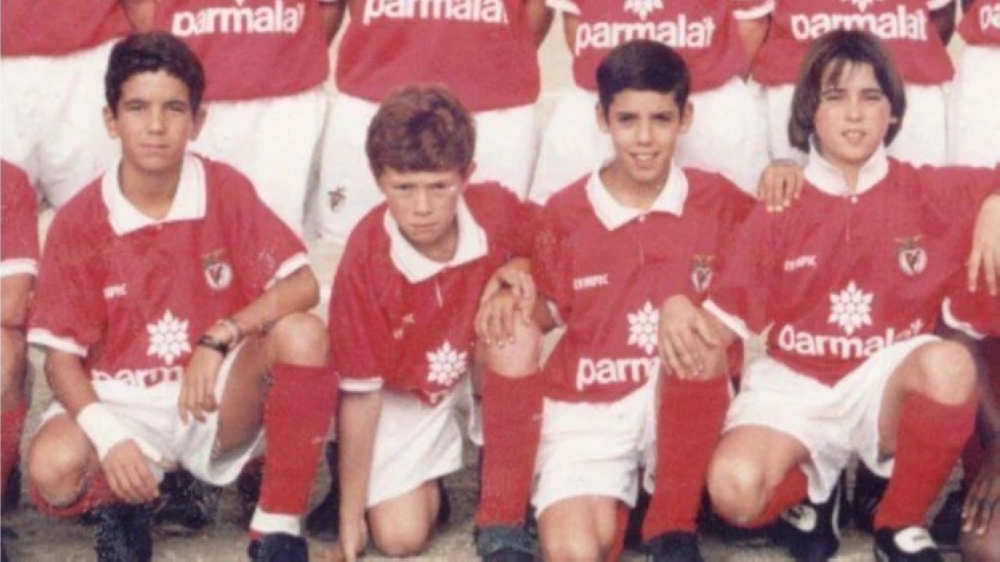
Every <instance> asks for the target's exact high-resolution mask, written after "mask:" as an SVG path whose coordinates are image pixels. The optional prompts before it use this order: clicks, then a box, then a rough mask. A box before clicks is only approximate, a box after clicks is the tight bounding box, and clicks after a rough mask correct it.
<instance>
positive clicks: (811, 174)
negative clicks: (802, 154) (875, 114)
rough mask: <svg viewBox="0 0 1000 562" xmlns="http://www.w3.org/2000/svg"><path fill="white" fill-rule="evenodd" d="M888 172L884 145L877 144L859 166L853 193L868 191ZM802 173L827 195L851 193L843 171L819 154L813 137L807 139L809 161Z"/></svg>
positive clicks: (887, 158) (887, 160)
mask: <svg viewBox="0 0 1000 562" xmlns="http://www.w3.org/2000/svg"><path fill="white" fill-rule="evenodd" d="M888 174H889V156H888V155H887V154H886V151H885V145H879V147H878V150H876V151H875V154H872V156H871V158H869V159H868V161H867V162H865V163H864V164H863V165H862V166H861V171H860V172H859V173H858V190H857V192H856V193H855V194H856V195H857V194H861V193H864V192H866V191H868V190H869V189H871V188H872V187H873V186H874V185H875V184H877V183H878V182H880V181H882V180H883V179H884V178H885V176H887V175H888ZM803 175H805V178H806V181H808V182H809V183H811V184H813V185H814V186H816V187H817V188H818V189H819V190H820V191H822V192H823V193H826V194H827V195H834V196H844V195H849V194H850V193H851V190H850V189H849V188H848V187H847V181H846V180H845V179H844V173H843V172H841V171H840V169H839V168H837V167H835V166H834V165H833V164H831V163H830V162H828V161H827V160H826V159H825V158H823V157H822V156H820V154H819V150H818V149H817V148H816V142H815V139H810V141H809V163H807V164H806V167H805V170H804V171H803Z"/></svg>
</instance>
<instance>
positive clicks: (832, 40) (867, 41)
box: [788, 30, 906, 152]
mask: <svg viewBox="0 0 1000 562" xmlns="http://www.w3.org/2000/svg"><path fill="white" fill-rule="evenodd" d="M848 64H850V65H853V66H857V65H859V64H867V65H870V66H871V67H872V71H873V72H874V73H875V79H876V80H877V81H878V85H879V88H881V89H882V93H883V94H885V96H886V97H887V98H889V106H890V107H891V108H892V116H893V117H895V120H894V121H893V122H892V123H890V124H889V129H888V131H886V134H885V144H886V145H888V144H889V143H891V142H892V140H893V139H894V138H896V134H897V133H899V128H900V127H901V126H902V125H903V114H904V113H906V92H905V90H904V89H903V79H902V78H901V77H900V75H899V71H898V70H897V69H896V65H895V63H894V62H893V61H892V57H891V56H890V55H889V53H888V51H886V50H885V48H884V47H883V46H882V42H881V41H880V40H879V39H878V38H877V37H875V36H874V35H872V34H871V33H869V32H867V31H860V30H850V31H848V30H837V31H831V32H829V33H827V34H826V35H824V36H823V37H821V38H820V39H819V40H818V41H816V42H815V43H813V45H812V47H811V48H810V49H809V53H808V54H807V55H806V58H805V62H804V63H803V64H802V69H801V70H800V71H799V78H798V82H797V83H796V84H795V95H794V96H793V97H792V112H791V117H790V118H789V120H788V140H789V141H790V142H791V144H792V146H794V147H795V148H798V149H799V150H802V151H803V152H809V137H810V136H812V134H813V133H814V132H815V131H816V125H815V118H816V110H817V109H818V108H819V103H820V94H821V93H822V92H823V87H824V86H825V85H826V84H824V82H823V78H824V74H825V73H826V71H827V69H829V70H830V74H829V77H828V78H827V83H829V82H834V83H836V82H838V81H839V80H840V78H841V75H842V74H843V72H844V68H845V67H846V66H847V65H848Z"/></svg>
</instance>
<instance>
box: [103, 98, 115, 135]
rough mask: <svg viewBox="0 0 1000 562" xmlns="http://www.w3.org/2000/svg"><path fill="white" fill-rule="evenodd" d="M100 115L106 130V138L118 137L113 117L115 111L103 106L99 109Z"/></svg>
mask: <svg viewBox="0 0 1000 562" xmlns="http://www.w3.org/2000/svg"><path fill="white" fill-rule="evenodd" d="M101 117H102V118H103V119H104V129H105V130H106V131H108V138H110V139H117V138H118V122H117V120H116V119H115V113H114V112H113V111H111V108H110V107H108V106H104V109H102V110H101Z"/></svg>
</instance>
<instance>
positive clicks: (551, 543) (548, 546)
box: [542, 529, 603, 561]
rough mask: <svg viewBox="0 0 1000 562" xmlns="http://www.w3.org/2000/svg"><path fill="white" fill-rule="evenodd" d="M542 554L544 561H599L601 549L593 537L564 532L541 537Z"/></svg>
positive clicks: (570, 531)
mask: <svg viewBox="0 0 1000 562" xmlns="http://www.w3.org/2000/svg"><path fill="white" fill-rule="evenodd" d="M542 553H543V555H544V558H545V560H580V561H586V560H594V561H597V560H601V559H602V558H603V557H602V556H601V547H600V545H598V544H597V542H596V541H595V540H594V538H593V537H587V536H584V535H583V534H582V533H579V532H573V530H568V529H567V530H565V531H564V532H557V533H548V535H547V536H546V535H543V536H542Z"/></svg>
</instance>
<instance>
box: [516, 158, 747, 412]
mask: <svg viewBox="0 0 1000 562" xmlns="http://www.w3.org/2000/svg"><path fill="white" fill-rule="evenodd" d="M752 208H753V200H752V199H751V198H749V197H747V196H746V195H744V194H743V193H742V192H741V191H740V190H739V189H738V188H736V186H734V185H732V184H730V183H729V182H728V181H727V180H725V179H724V178H723V177H722V176H718V175H715V174H710V173H708V172H702V171H700V170H695V169H686V170H683V171H682V170H681V169H680V168H678V167H676V166H675V167H674V168H673V169H672V170H671V171H670V176H669V179H668V180H667V184H666V186H665V187H664V189H663V191H662V192H661V193H660V195H659V196H658V198H657V200H656V202H655V203H654V204H653V206H652V208H651V209H650V210H649V211H647V212H642V211H638V210H635V209H630V208H627V207H624V206H622V205H620V204H619V203H617V202H616V201H615V200H614V198H613V197H612V196H611V195H610V193H609V192H608V191H607V188H605V187H604V185H603V184H602V183H601V181H600V178H599V176H598V175H597V174H596V173H595V174H591V175H589V176H587V177H585V178H581V179H580V180H578V181H577V182H576V183H574V184H572V185H570V186H569V187H567V188H565V189H563V190H561V191H560V192H558V193H557V194H556V195H554V196H553V197H552V198H551V199H550V200H549V202H548V204H547V205H546V206H545V211H544V213H543V215H542V219H541V221H540V227H539V234H538V236H537V240H536V243H535V251H534V254H533V256H532V269H533V272H534V276H535V280H536V284H537V286H538V290H539V293H540V294H542V295H544V296H545V298H547V299H548V300H549V301H550V302H551V303H552V304H553V305H554V306H555V309H556V311H557V313H558V315H559V317H560V319H561V320H562V322H563V323H564V324H565V326H566V332H565V334H564V335H563V337H562V338H561V339H560V340H559V342H558V343H557V344H556V347H555V349H554V350H553V351H552V355H550V356H549V359H548V361H547V362H546V364H545V375H546V376H547V377H548V381H549V391H548V395H549V396H550V397H552V398H554V399H556V400H561V401H568V402H611V401H614V400H618V399H619V398H622V397H624V396H626V395H627V394H629V393H631V392H633V391H634V390H636V389H637V388H639V387H640V386H642V385H643V384H644V383H645V382H646V379H647V378H648V377H650V376H651V375H653V374H654V373H656V372H658V371H659V370H660V358H659V354H658V351H657V350H658V344H657V327H658V325H659V311H660V306H661V305H662V304H663V301H664V300H665V299H667V298H668V297H670V296H672V295H676V294H683V295H687V296H688V297H690V298H691V299H692V300H694V301H695V302H701V300H702V298H703V297H704V295H705V294H706V291H707V289H708V287H709V284H710V283H711V282H712V277H713V275H714V271H716V269H717V268H718V266H719V263H720V259H721V252H720V251H719V250H720V249H721V247H722V245H723V243H724V242H725V240H726V239H727V237H728V236H730V235H731V232H732V231H733V229H734V228H735V226H736V225H737V224H738V223H739V222H741V221H742V220H743V218H744V216H745V215H747V214H748V213H749V211H750V209H752Z"/></svg>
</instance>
